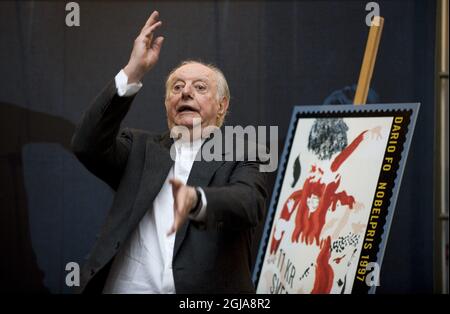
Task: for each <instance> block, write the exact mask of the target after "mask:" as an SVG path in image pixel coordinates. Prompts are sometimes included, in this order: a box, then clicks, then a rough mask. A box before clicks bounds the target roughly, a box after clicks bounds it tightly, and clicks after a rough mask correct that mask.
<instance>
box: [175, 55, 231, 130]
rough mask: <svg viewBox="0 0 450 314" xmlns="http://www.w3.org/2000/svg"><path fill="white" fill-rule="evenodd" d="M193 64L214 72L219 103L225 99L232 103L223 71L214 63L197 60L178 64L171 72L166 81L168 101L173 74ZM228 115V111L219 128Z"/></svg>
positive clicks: (221, 119) (220, 121) (219, 122)
mask: <svg viewBox="0 0 450 314" xmlns="http://www.w3.org/2000/svg"><path fill="white" fill-rule="evenodd" d="M192 63H197V64H201V65H203V66H205V67H207V68H209V69H210V70H212V71H213V72H214V73H215V74H216V84H217V93H216V100H217V101H218V102H220V101H221V100H222V99H223V98H224V97H226V98H227V99H228V101H230V97H231V95H230V89H229V87H228V83H227V80H226V78H225V75H224V74H223V72H222V70H220V69H219V68H218V67H217V66H215V65H214V64H212V63H204V62H202V61H197V60H185V61H182V62H181V63H180V64H178V65H177V66H176V67H175V68H173V69H172V70H171V71H170V73H169V75H168V76H167V79H166V99H167V97H169V91H170V86H169V79H170V77H171V76H172V74H173V73H175V71H176V70H178V69H179V68H181V67H182V66H184V65H187V64H192ZM227 113H228V110H227V112H225V113H224V115H223V116H222V117H221V118H220V120H219V121H218V126H221V125H222V123H223V121H224V119H225V116H226V115H227Z"/></svg>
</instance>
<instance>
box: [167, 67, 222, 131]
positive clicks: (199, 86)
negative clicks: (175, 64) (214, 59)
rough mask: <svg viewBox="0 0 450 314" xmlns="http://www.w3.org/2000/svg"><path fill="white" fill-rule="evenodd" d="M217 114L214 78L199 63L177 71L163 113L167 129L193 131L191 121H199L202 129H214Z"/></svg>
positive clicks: (170, 79) (169, 87)
mask: <svg viewBox="0 0 450 314" xmlns="http://www.w3.org/2000/svg"><path fill="white" fill-rule="evenodd" d="M219 110H220V111H222V110H223V106H221V105H220V103H219V101H218V100H217V80H216V74H215V73H214V72H213V71H212V70H211V69H209V68H208V67H206V66H204V65H202V64H199V63H189V64H186V65H183V66H182V67H180V68H178V69H177V70H176V71H175V72H174V73H173V74H172V75H171V76H170V77H169V84H168V96H167V98H166V111H167V120H168V124H169V128H172V127H173V126H176V125H183V126H186V127H188V128H192V125H193V119H195V118H197V119H198V118H201V122H202V127H206V126H208V125H216V119H217V115H218V113H219Z"/></svg>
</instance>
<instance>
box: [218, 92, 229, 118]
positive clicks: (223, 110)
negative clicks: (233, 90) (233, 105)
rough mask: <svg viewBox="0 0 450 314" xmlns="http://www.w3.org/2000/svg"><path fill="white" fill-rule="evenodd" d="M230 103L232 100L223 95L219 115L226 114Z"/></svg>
mask: <svg viewBox="0 0 450 314" xmlns="http://www.w3.org/2000/svg"><path fill="white" fill-rule="evenodd" d="M229 103H230V101H229V100H228V98H227V97H225V96H224V97H222V100H221V101H220V102H219V111H218V113H219V115H224V114H225V113H226V112H227V110H228V105H229Z"/></svg>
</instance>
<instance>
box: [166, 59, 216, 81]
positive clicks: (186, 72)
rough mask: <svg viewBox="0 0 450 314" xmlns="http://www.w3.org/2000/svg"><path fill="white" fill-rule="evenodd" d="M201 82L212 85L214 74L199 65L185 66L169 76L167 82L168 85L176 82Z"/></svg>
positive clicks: (190, 64)
mask: <svg viewBox="0 0 450 314" xmlns="http://www.w3.org/2000/svg"><path fill="white" fill-rule="evenodd" d="M199 80H200V81H203V82H206V83H209V84H214V83H215V82H216V80H215V73H214V71H213V70H211V69H210V68H208V67H207V66H204V65H203V64H200V63H189V64H185V65H183V66H181V67H179V68H178V69H176V70H175V72H173V73H172V74H171V75H170V76H169V79H168V80H167V82H168V83H169V84H171V83H174V82H176V81H192V82H193V81H199Z"/></svg>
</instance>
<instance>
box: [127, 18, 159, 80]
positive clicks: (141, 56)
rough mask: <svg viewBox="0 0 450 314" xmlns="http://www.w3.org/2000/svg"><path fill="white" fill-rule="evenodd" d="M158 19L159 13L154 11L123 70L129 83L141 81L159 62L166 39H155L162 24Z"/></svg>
mask: <svg viewBox="0 0 450 314" xmlns="http://www.w3.org/2000/svg"><path fill="white" fill-rule="evenodd" d="M158 19H159V13H158V11H153V13H152V14H151V15H150V17H149V18H148V20H147V22H146V23H145V25H144V27H143V28H142V30H141V33H140V34H139V36H138V37H137V38H136V39H135V41H134V45H133V51H132V52H131V56H130V60H129V61H128V64H127V65H126V66H125V68H124V69H123V70H124V72H125V74H126V75H127V76H128V83H136V82H139V81H141V80H142V78H143V77H144V75H145V73H147V72H148V71H149V70H150V69H151V68H153V66H154V65H155V64H156V62H157V61H158V57H159V52H160V51H161V46H162V43H163V41H164V37H162V36H159V37H157V38H153V37H154V32H155V30H156V29H157V28H158V27H160V26H161V24H162V22H161V21H158Z"/></svg>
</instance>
